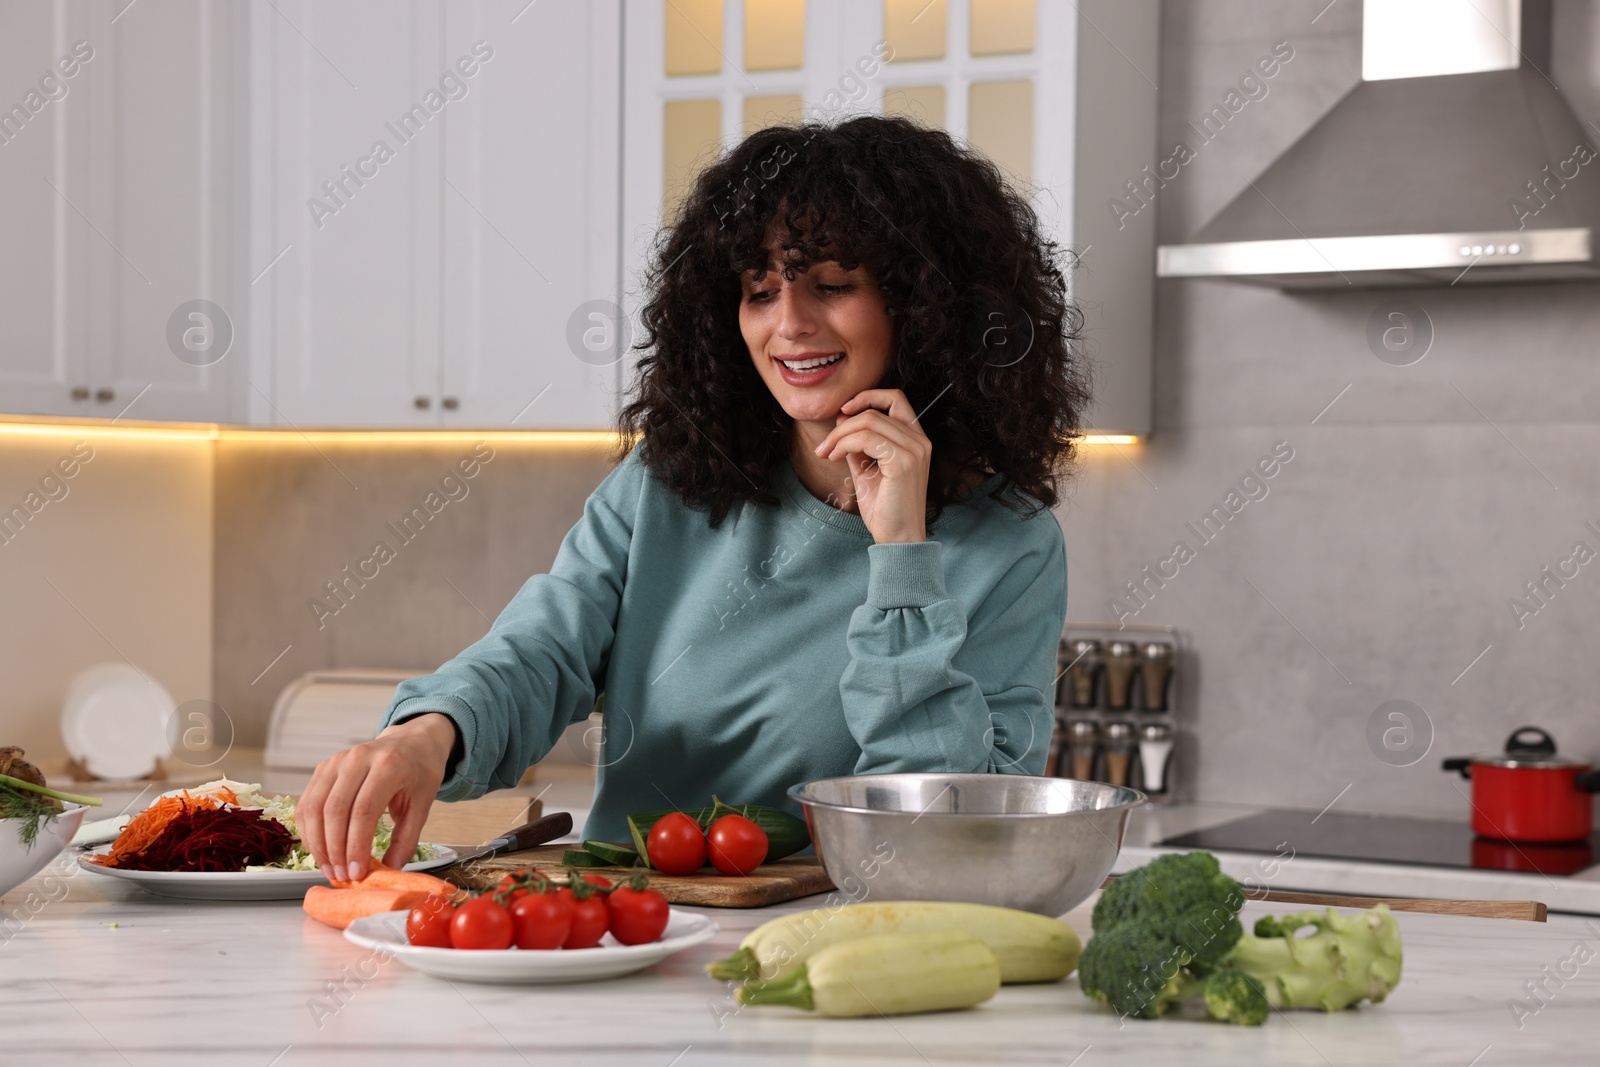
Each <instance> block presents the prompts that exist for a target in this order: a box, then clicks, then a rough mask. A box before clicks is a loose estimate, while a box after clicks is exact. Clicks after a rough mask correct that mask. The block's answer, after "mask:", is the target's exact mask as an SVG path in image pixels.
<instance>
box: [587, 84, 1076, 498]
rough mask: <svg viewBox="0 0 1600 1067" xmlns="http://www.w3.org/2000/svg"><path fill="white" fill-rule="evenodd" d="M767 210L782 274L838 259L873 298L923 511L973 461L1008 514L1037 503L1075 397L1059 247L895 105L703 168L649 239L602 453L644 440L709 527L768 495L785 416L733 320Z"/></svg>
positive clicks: (1060, 470) (1046, 490) (946, 139)
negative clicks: (905, 416)
mask: <svg viewBox="0 0 1600 1067" xmlns="http://www.w3.org/2000/svg"><path fill="white" fill-rule="evenodd" d="M775 222H780V223H781V228H780V230H779V232H780V233H781V234H782V235H783V249H784V254H785V257H786V258H785V260H784V267H783V272H784V275H785V277H786V278H789V279H791V280H792V279H793V278H794V277H795V276H796V272H803V271H805V270H807V269H809V267H810V266H811V265H812V264H813V263H818V262H824V261H828V260H837V261H838V262H839V265H840V267H841V268H843V269H845V270H851V269H854V268H855V267H856V266H857V265H865V266H866V267H867V268H868V270H869V271H870V272H871V274H872V276H873V278H874V279H875V280H876V282H877V283H878V285H879V286H880V287H881V288H882V289H883V291H884V293H885V294H886V298H885V299H886V306H887V307H888V310H889V313H890V314H891V315H892V316H894V320H893V321H894V323H895V326H894V329H893V331H892V332H893V337H894V342H893V343H894V347H895V352H894V359H893V362H892V364H891V367H892V370H891V372H890V380H889V381H886V382H884V383H882V384H883V385H884V386H886V387H897V388H899V389H902V390H903V391H904V392H905V394H906V397H907V398H908V399H909V400H910V401H911V403H912V405H913V407H914V408H915V410H916V411H917V412H918V413H919V421H920V422H921V425H922V429H923V432H924V433H926V434H927V435H928V437H929V439H930V440H931V441H932V443H933V459H932V466H931V469H930V471H929V479H928V509H929V516H930V518H937V517H938V515H939V514H940V513H941V512H942V511H943V509H944V507H945V506H946V505H947V504H951V503H954V502H956V501H957V500H958V499H959V498H960V496H961V494H962V491H963V488H964V481H965V480H966V479H968V478H970V477H971V476H972V475H973V474H975V473H976V474H983V473H991V472H992V473H998V474H1001V475H1003V476H1004V477H1003V479H1002V483H1001V487H1000V490H999V491H998V492H997V494H996V495H997V498H998V499H1000V500H1002V501H1003V502H1005V503H1006V504H1007V505H1008V506H1010V507H1012V508H1014V509H1015V510H1018V511H1022V512H1025V513H1027V512H1032V511H1034V510H1037V509H1038V508H1039V507H1041V506H1042V507H1051V506H1054V505H1055V503H1056V500H1057V482H1058V479H1059V478H1062V477H1065V476H1066V474H1067V473H1068V470H1069V468H1070V466H1071V463H1072V460H1073V459H1074V458H1075V455H1076V439H1077V438H1078V437H1079V436H1081V434H1080V430H1079V426H1080V418H1081V415H1082V413H1083V411H1084V409H1085V407H1086V405H1087V403H1088V399H1089V388H1088V375H1087V373H1086V369H1085V368H1084V367H1083V366H1082V360H1081V359H1080V357H1079V356H1078V354H1077V351H1076V345H1075V342H1076V341H1077V340H1078V339H1079V337H1080V332H1081V329H1082V322H1083V320H1082V316H1081V315H1080V314H1079V312H1078V310H1077V309H1076V308H1075V307H1073V306H1072V305H1071V304H1070V303H1068V301H1067V294H1066V282H1065V278H1064V277H1063V274H1062V272H1061V270H1060V269H1059V268H1058V267H1057V265H1056V262H1055V260H1056V257H1057V255H1058V254H1062V251H1061V249H1060V248H1059V247H1058V245H1057V244H1056V243H1055V242H1053V241H1051V240H1049V239H1048V238H1046V237H1045V236H1044V234H1043V232H1042V230H1041V226H1040V223H1039V220H1038V218H1037V216H1036V215H1035V213H1034V211H1033V207H1032V205H1031V204H1030V203H1029V202H1028V200H1027V199H1026V198H1025V197H1024V196H1022V195H1019V194H1018V193H1017V192H1016V191H1015V190H1013V189H1012V188H1011V187H1010V186H1009V185H1008V184H1007V183H1006V181H1005V179H1004V178H1003V177H1002V175H1001V172H1000V170H999V169H998V168H997V167H996V166H995V165H994V164H993V163H992V162H990V161H989V160H988V159H986V158H985V157H984V156H982V155H980V154H978V153H976V152H973V151H969V150H967V149H966V148H963V147H962V146H960V145H958V144H957V143H956V142H955V141H954V140H953V139H952V138H951V137H950V135H949V134H947V133H946V132H944V131H943V130H938V129H930V128H928V127H925V126H921V125H918V124H917V123H915V122H912V121H910V120H909V119H905V118H899V117H884V116H876V115H872V116H861V117H856V118H851V119H849V120H847V121H844V122H841V123H838V124H836V125H829V124H825V123H805V124H803V125H794V126H771V127H768V128H766V129H764V130H760V131H758V132H756V133H752V134H751V135H750V136H749V137H747V138H745V140H744V141H743V142H742V143H740V144H739V146H738V147H737V148H735V149H733V151H731V152H730V153H728V154H727V155H726V156H725V157H723V158H722V159H720V160H718V161H717V162H715V163H713V164H711V165H710V166H708V167H706V169H704V170H703V171H701V173H700V175H699V177H698V178H697V179H696V181H695V183H694V186H693V189H692V190H691V191H690V193H689V195H688V196H687V198H686V200H685V202H684V204H683V206H682V208H681V210H680V212H679V214H678V216H677V218H676V219H675V220H674V221H673V222H672V223H671V225H670V226H667V227H663V229H662V231H661V233H660V235H659V237H658V238H657V241H656V243H655V246H654V248H653V249H652V252H651V257H650V264H649V267H648V268H647V270H646V274H645V279H644V281H645V284H646V288H647V291H648V292H649V293H650V294H651V297H650V299H649V301H648V303H646V304H645V306H644V309H643V311H642V313H641V318H642V321H643V326H644V329H643V332H642V335H641V337H640V339H639V340H638V341H637V342H636V344H635V346H634V347H635V348H637V349H640V350H641V351H642V352H643V353H644V354H643V355H642V356H641V358H640V360H639V363H638V367H637V376H636V378H635V380H634V384H633V389H632V392H631V395H630V397H629V403H628V404H627V406H626V407H624V408H623V410H622V411H621V413H620V414H619V416H618V422H619V428H620V429H621V431H622V443H621V446H620V454H622V455H625V454H626V453H627V451H628V450H629V449H630V448H631V447H632V446H633V445H634V444H635V443H639V442H641V441H642V446H643V452H642V455H641V458H642V459H643V460H644V462H645V463H646V464H647V465H648V466H649V468H650V469H651V470H652V471H653V472H654V473H655V474H656V475H657V476H658V477H659V478H661V480H662V481H664V482H665V483H666V484H667V485H669V486H671V487H672V488H673V489H674V490H675V491H677V492H678V493H679V494H680V495H681V496H682V497H683V499H684V502H685V503H686V504H688V505H689V506H691V507H694V508H697V509H701V510H707V511H709V512H710V523H711V525H712V526H719V525H720V524H721V523H722V520H723V519H724V518H725V517H726V516H727V514H728V511H729V510H730V508H731V507H732V506H733V505H734V503H735V502H738V501H741V500H743V501H753V502H758V503H764V504H776V503H778V501H777V498H776V497H775V496H773V495H772V493H771V492H770V491H769V486H770V485H771V479H772V475H773V472H774V470H775V469H776V468H777V467H778V465H779V464H781V463H782V462H783V461H784V460H785V459H786V458H788V456H789V450H790V447H791V442H792V420H791V419H790V418H789V416H788V415H787V414H785V412H784V411H783V409H782V408H781V407H780V406H779V404H778V401H777V399H776V398H775V397H774V396H773V395H772V394H771V392H770V391H769V390H768V389H767V386H766V385H765V383H763V381H762V379H761V376H760V374H759V372H758V371H757V370H756V368H755V366H754V365H753V362H752V360H751V358H750V355H749V349H748V348H747V347H746V345H745V342H744V338H743V335H742V334H741V333H740V329H739V303H740V300H741V299H742V290H741V285H740V275H741V274H742V273H743V272H744V271H747V270H755V271H757V272H758V274H757V278H758V280H759V278H761V277H763V276H764V275H765V272H766V269H767V266H768V263H769V257H770V253H769V249H768V247H767V242H768V240H769V228H770V227H771V226H772V225H773V224H774V223H775ZM1024 494H1025V495H1024ZM1030 498H1031V499H1030Z"/></svg>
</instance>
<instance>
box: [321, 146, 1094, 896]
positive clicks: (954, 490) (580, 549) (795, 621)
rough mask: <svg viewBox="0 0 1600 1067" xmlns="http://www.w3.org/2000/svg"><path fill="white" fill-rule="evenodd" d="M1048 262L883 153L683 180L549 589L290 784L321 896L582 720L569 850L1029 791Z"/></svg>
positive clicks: (1056, 553) (988, 183) (1002, 215)
mask: <svg viewBox="0 0 1600 1067" xmlns="http://www.w3.org/2000/svg"><path fill="white" fill-rule="evenodd" d="M1056 253H1057V248H1056V247H1055V245H1054V244H1053V243H1051V242H1050V241H1048V240H1047V239H1046V238H1045V237H1044V236H1042V234H1041V232H1040V229H1039V223H1038V221H1037V219H1036V218H1035V216H1034V213H1033V211H1032V210H1031V208H1030V207H1029V205H1028V203H1027V201H1026V200H1025V199H1023V198H1021V197H1019V196H1018V195H1016V194H1015V193H1014V192H1012V191H1011V190H1010V189H1009V188H1008V187H1007V186H1006V184H1005V182H1004V180H1003V179H1002V177H1001V175H1000V172H999V171H998V170H997V169H996V168H995V167H994V166H993V165H992V164H991V163H989V162H987V161H986V160H984V159H983V158H982V157H980V156H977V155H973V154H969V153H968V152H967V151H966V150H964V149H963V148H960V147H958V146H957V145H956V144H955V142H953V141H952V140H951V139H950V137H949V136H948V135H946V134H945V133H944V132H942V131H937V130H930V129H926V128H923V127H920V126H917V125H915V124H913V123H911V122H909V121H907V120H904V119H899V118H881V117H863V118H855V119H851V120H849V121H847V122H844V123H842V124H840V125H837V126H826V125H818V124H808V125H805V126H801V127H773V128H770V129H766V130H762V131H760V132H758V133H755V134H752V135H751V136H750V137H749V138H748V139H746V140H745V141H744V142H743V143H742V144H740V145H739V146H738V147H737V148H736V149H734V150H733V152H732V153H731V154H729V155H728V156H727V157H726V158H724V159H722V160H721V161H720V162H718V163H716V164H714V165H712V166H711V167H710V168H708V169H707V170H706V171H704V172H703V173H702V174H701V175H700V177H699V178H698V180H697V181H696V183H695V186H694V189H693V191H692V193H691V195H690V196H689V197H688V199H687V202H686V204H685V207H684V209H683V211H682V213H681V214H680V216H679V217H678V219H677V221H676V222H675V223H674V224H672V225H671V227H670V228H668V229H666V230H664V231H663V234H662V237H661V240H660V241H659V242H658V245H657V248H656V249H655V251H654V258H653V263H652V267H651V270H650V273H649V276H648V279H647V281H648V284H649V288H650V291H651V293H652V297H651V299H650V301H649V302H648V304H647V305H646V306H645V308H644V311H643V313H642V320H643V323H644V326H645V337H644V340H643V341H641V343H640V344H639V345H638V347H639V348H640V349H642V350H644V351H645V352H646V353H647V354H645V355H644V356H643V357H642V358H641V359H640V361H639V366H638V371H637V378H636V381H635V384H634V392H633V395H632V402H631V403H630V404H629V405H628V406H627V407H626V408H625V409H624V410H623V411H622V413H621V417H620V422H621V429H622V431H623V441H624V444H623V446H622V448H621V452H622V455H621V462H620V463H619V465H618V466H617V467H616V469H615V470H613V471H612V473H611V474H610V475H608V476H607V477H606V479H605V480H604V481H603V482H602V483H601V484H600V486H599V488H597V489H596V490H595V491H594V494H593V495H592V496H591V497H590V498H589V500H588V503H587V505H586V507H585V509H584V515H583V518H582V519H581V520H580V521H579V522H578V524H577V525H576V526H574V527H573V528H572V530H571V532H569V533H568V534H567V536H566V539H565V540H564V541H563V543H562V546H561V549H560V552H559V553H558V555H557V557H556V560H555V562H554V564H553V565H552V566H551V568H550V573H549V574H540V575H535V576H534V577H533V578H531V579H529V581H528V582H527V584H526V585H525V586H523V588H522V590H521V591H520V592H518V593H517V595H516V596H515V597H514V598H513V599H512V601H511V602H510V604H508V605H507V606H506V608H505V610H504V611H503V612H502V613H501V615H500V617H499V618H498V619H497V620H496V621H495V623H494V626H493V627H492V628H491V629H490V631H489V633H488V634H487V635H486V636H485V637H483V638H482V639H481V640H479V641H478V642H477V643H475V644H473V645H472V646H471V647H470V648H468V649H466V650H465V651H464V652H462V653H461V654H460V655H459V656H457V657H456V658H454V659H452V660H451V661H449V662H448V663H446V664H444V665H443V666H442V667H440V668H439V670H438V671H437V672H436V673H434V674H432V675H428V676H426V677H422V678H415V679H412V680H410V681H408V682H406V683H404V684H403V685H401V686H400V688H399V691H398V692H397V693H396V695H395V699H394V703H393V704H392V705H391V706H390V708H389V710H388V712H387V714H386V715H385V718H384V724H383V729H382V732H381V733H380V734H379V735H378V737H377V738H376V739H375V740H373V741H371V742H368V743H366V744H363V745H359V746H357V747H355V748H353V749H350V750H348V751H346V752H341V753H339V754H337V755H335V756H332V757H330V758H329V759H328V760H326V761H324V762H323V763H322V764H321V765H320V766H319V767H318V768H317V770H316V773H315V774H314V775H313V777H312V780H311V783H310V785H309V786H308V787H307V788H306V790H305V793H304V796H303V799H302V801H301V804H300V809H299V810H300V829H301V833H302V835H303V837H304V839H305V841H306V843H307V844H308V846H309V847H310V848H311V850H312V852H313V853H314V854H315V855H316V856H317V858H318V861H319V863H322V864H323V866H324V870H325V871H326V872H328V873H329V874H330V875H331V876H333V877H338V878H343V877H346V876H347V875H348V876H349V877H360V875H361V873H362V872H363V871H364V870H365V869H366V866H367V863H366V858H367V851H368V843H369V842H370V841H371V840H372V833H373V829H374V827H375V824H376V821H377V819H378V816H379V813H380V812H382V811H383V810H385V809H386V808H387V809H388V811H389V812H390V813H391V814H392V815H393V817H394V819H395V821H396V828H395V833H394V838H393V847H392V848H391V849H390V850H389V853H388V857H387V858H388V859H389V860H390V861H391V862H394V863H399V862H403V861H404V858H406V857H408V856H409V855H410V854H411V851H412V850H413V848H414V847H415V844H416V841H417V837H418V834H419V832H420V829H421V826H422V823H423V821H424V819H425V817H426V814H427V811H428V807H429V805H430V804H431V803H432V801H433V800H434V798H435V796H436V795H437V797H438V798H439V799H442V800H457V799H463V798H467V797H473V796H478V795H480V794H482V793H483V792H485V791H486V790H489V789H497V788H503V787H506V786H510V785H513V784H514V783H516V781H517V780H518V779H519V778H520V777H521V775H522V772H523V771H524V770H525V769H526V768H527V767H528V766H529V765H530V764H532V763H534V762H536V761H538V760H539V759H540V758H542V757H543V756H544V754H545V753H547V752H548V751H550V749H551V747H552V746H554V745H555V744H556V742H557V740H558V739H559V737H560V736H561V734H562V731H563V730H565V729H566V727H567V726H568V725H570V724H571V723H573V722H577V721H581V720H582V719H583V718H584V717H585V716H587V715H588V714H589V713H590V711H591V709H592V708H593V707H594V705H595V700H596V697H597V696H598V695H600V694H602V693H603V694H604V697H605V701H604V721H605V731H604V735H605V736H604V744H603V750H602V756H601V760H600V763H601V768H600V772H599V783H598V786H597V790H596V795H595V803H594V809H593V812H592V814H591V816H590V819H589V822H588V825H587V827H586V828H585V832H584V836H586V837H589V838H597V839H605V840H614V841H626V840H627V839H628V830H627V826H626V824H625V821H624V817H625V816H626V815H627V814H628V813H629V812H634V811H642V810H655V809H660V808H665V807H690V806H698V805H701V804H704V803H707V802H709V800H710V798H711V795H712V794H713V793H715V794H717V795H718V796H720V797H722V798H723V799H725V800H728V801H730V802H733V803H761V804H772V805H787V804H790V802H789V801H788V799H787V797H786V795H785V791H786V790H787V789H788V788H789V787H790V786H792V785H794V784H795V783H797V782H804V781H809V780H812V779H817V778H826V777H832V776H838V775H846V774H867V773H873V772H888V771H1010V772H1021V773H1029V774H1038V773H1040V772H1041V770H1042V769H1043V767H1044V761H1045V755H1046V750H1047V748H1048V745H1049V739H1050V730H1051V726H1052V723H1053V717H1052V711H1051V707H1052V703H1053V701H1052V692H1053V682H1054V677H1055V666H1056V646H1057V642H1058V640H1059V638H1060V634H1061V630H1062V627H1063V624H1064V621H1065V614H1066V555H1065V549H1064V546H1063V542H1062V535H1061V529H1060V527H1059V525H1058V524H1057V522H1056V520H1055V518H1054V516H1053V515H1052V513H1051V512H1050V510H1049V508H1050V507H1051V506H1053V505H1054V504H1055V503H1056V500H1057V495H1056V483H1057V479H1058V477H1059V476H1060V474H1061V472H1062V470H1063V468H1064V466H1065V464H1066V463H1067V462H1068V461H1069V460H1070V459H1071V456H1072V451H1073V445H1074V436H1075V434H1076V428H1077V426H1078V420H1079V415H1080V413H1081V411H1082V406H1083V404H1084V403H1085V401H1086V392H1085V388H1084V384H1083V379H1082V376H1081V373H1080V368H1079V366H1078V364H1077V362H1076V360H1075V358H1074V357H1073V356H1072V354H1071V352H1070V350H1069V344H1070V343H1071V342H1072V341H1073V340H1074V339H1075V337H1076V327H1077V323H1078V317H1077V314H1076V312H1075V311H1074V310H1073V309H1072V308H1071V307H1070V306H1069V305H1068V304H1067V302H1066V297H1065V290H1064V283H1063V278H1062V275H1061V273H1060V272H1059V270H1058V269H1057V267H1056V265H1055V262H1054V258H1055V255H1056ZM630 444H632V445H636V447H632V448H631V450H630V448H629V445H630Z"/></svg>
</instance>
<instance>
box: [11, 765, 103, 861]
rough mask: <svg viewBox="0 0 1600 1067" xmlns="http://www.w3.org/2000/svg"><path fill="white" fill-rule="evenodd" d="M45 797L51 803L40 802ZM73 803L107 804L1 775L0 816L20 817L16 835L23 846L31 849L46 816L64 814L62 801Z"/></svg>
mask: <svg viewBox="0 0 1600 1067" xmlns="http://www.w3.org/2000/svg"><path fill="white" fill-rule="evenodd" d="M41 797H43V798H46V799H47V800H48V801H49V803H44V802H43V801H41V799H40V798H41ZM62 801H66V802H68V803H70V804H87V805H89V806H91V807H99V806H100V805H101V804H103V803H104V801H102V800H101V799H100V798H99V797H85V796H79V795H78V794H76V793H63V792H61V791H60V790H57V789H50V788H48V787H47V786H42V785H35V784H33V783H32V782H27V781H23V780H22V779H21V778H13V777H11V775H9V774H0V819H17V820H19V822H18V824H17V836H18V837H19V838H20V839H21V840H22V844H23V847H24V848H30V849H31V848H32V847H33V843H34V842H35V841H37V840H38V839H39V827H40V826H42V825H43V824H44V820H45V819H53V818H55V817H56V816H57V815H59V814H60V813H61V810H62V808H61V802H62Z"/></svg>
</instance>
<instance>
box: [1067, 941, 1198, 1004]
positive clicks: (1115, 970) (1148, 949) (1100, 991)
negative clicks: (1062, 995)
mask: <svg viewBox="0 0 1600 1067" xmlns="http://www.w3.org/2000/svg"><path fill="white" fill-rule="evenodd" d="M1190 961H1191V960H1190V956H1189V954H1188V952H1187V951H1185V950H1184V949H1183V948H1182V947H1181V946H1179V945H1177V944H1175V943H1174V942H1172V941H1171V940H1169V939H1167V938H1165V937H1162V936H1161V935H1160V934H1159V933H1158V932H1157V931H1156V930H1155V929H1154V928H1153V927H1152V926H1151V925H1149V924H1145V923H1140V922H1128V923H1122V924H1121V925H1118V926H1113V927H1112V928H1110V929H1109V930H1100V929H1096V930H1095V935H1094V937H1092V938H1090V940H1089V944H1088V945H1087V946H1086V947H1085V948H1084V950H1083V955H1082V956H1080V957H1079V958H1078V983H1079V984H1080V985H1082V986H1083V991H1084V992H1085V993H1087V994H1088V995H1089V996H1091V997H1093V998H1094V999H1095V1000H1098V1001H1101V1002H1102V1003H1105V1004H1109V1005H1110V1006H1111V1009H1112V1010H1113V1011H1115V1012H1117V1013H1118V1014H1119V1015H1131V1016H1134V1017H1135V1018H1139V1019H1155V1018H1159V1017H1160V1016H1161V1015H1162V1014H1164V1013H1165V1012H1166V1010H1167V1009H1168V1008H1170V1007H1171V1006H1172V1005H1173V1004H1175V1003H1177V1002H1178V1001H1180V1000H1183V999H1186V998H1187V997H1189V996H1192V995H1193V989H1194V979H1193V978H1192V977H1191V975H1190V974H1189V973H1187V972H1186V970H1185V968H1186V966H1187V965H1188V964H1189V963H1190Z"/></svg>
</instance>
